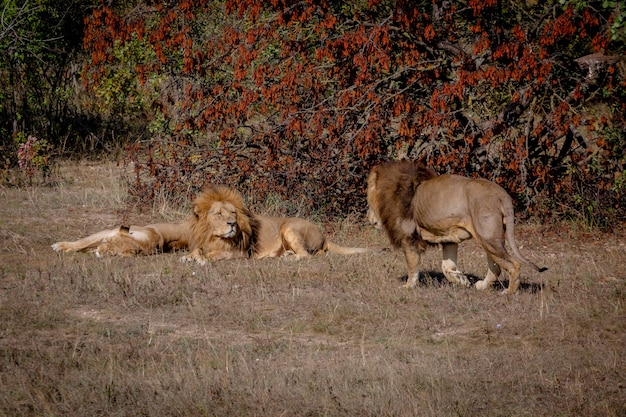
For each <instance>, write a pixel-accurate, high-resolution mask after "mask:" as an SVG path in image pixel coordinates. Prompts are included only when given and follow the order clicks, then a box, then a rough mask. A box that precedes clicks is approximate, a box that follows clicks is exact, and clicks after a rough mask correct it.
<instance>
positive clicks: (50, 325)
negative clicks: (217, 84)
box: [0, 165, 626, 416]
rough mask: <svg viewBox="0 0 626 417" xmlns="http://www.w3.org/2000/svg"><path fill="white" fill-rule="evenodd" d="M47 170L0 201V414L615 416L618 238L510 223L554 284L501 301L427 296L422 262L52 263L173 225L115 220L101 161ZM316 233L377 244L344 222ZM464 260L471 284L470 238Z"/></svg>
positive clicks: (374, 236) (540, 283)
mask: <svg viewBox="0 0 626 417" xmlns="http://www.w3.org/2000/svg"><path fill="white" fill-rule="evenodd" d="M61 172H62V177H63V181H62V182H61V183H60V184H59V185H58V186H56V187H54V188H51V187H47V188H46V187H42V188H22V189H16V188H4V189H3V188H0V195H1V198H2V201H3V204H2V205H0V237H2V243H1V250H0V415H6V416H26V415H28V416H31V415H32V416H34V415H37V416H40V415H47V416H61V415H63V416H98V415H102V416H131V415H132V416H135V415H150V416H170V415H171V416H186V415H189V416H191V415H193V416H197V415H200V416H202V415H206V416H218V415H237V416H266V415H269V416H301V415H306V416H321V415H325V416H335V415H354V416H479V415H485V416H596V415H597V416H623V415H626V387H625V384H626V356H625V355H624V352H625V350H624V349H625V344H624V342H625V339H626V338H625V336H626V320H625V299H626V275H625V273H624V272H623V271H624V270H623V266H622V265H623V264H624V262H625V260H626V259H625V258H626V245H625V242H626V239H625V238H624V235H623V233H622V234H620V235H611V236H590V235H583V234H577V235H575V236H571V233H570V232H569V231H568V230H563V231H558V227H557V226H551V227H542V226H536V225H535V226H521V227H519V228H518V232H517V236H518V241H519V243H520V244H521V245H522V251H523V252H524V253H525V254H527V255H528V257H529V258H531V259H533V260H535V261H536V262H537V263H538V264H542V265H546V266H548V267H549V268H550V269H549V270H548V271H547V272H545V273H543V274H541V275H538V274H535V273H533V272H531V271H530V270H528V269H525V270H524V271H523V273H524V274H526V275H527V280H526V283H525V285H524V286H523V288H522V291H521V292H520V293H519V294H517V295H515V296H512V297H503V296H500V295H498V293H497V292H496V291H490V292H477V291H475V290H472V289H464V288H455V287H451V286H449V285H447V284H446V283H440V281H441V274H440V272H439V271H440V267H439V262H440V261H439V259H440V254H439V251H437V250H434V249H433V250H430V251H429V252H428V253H427V256H426V259H425V261H424V264H425V268H426V270H427V271H430V272H429V275H430V278H432V279H425V280H424V282H423V283H422V285H420V286H419V287H418V288H416V289H415V290H411V291H407V290H402V289H399V288H398V287H399V284H400V281H399V277H400V276H402V275H403V274H404V260H403V258H402V255H401V254H400V253H398V252H387V253H380V254H371V255H366V256H348V257H342V256H339V255H328V256H325V257H315V258H312V259H308V260H304V261H299V262H295V261H288V260H284V259H270V260H263V261H223V262H219V263H215V264H212V265H209V266H207V267H199V266H196V265H188V264H181V263H180V262H179V255H176V254H165V255H159V256H153V257H144V258H134V259H105V260H101V259H96V258H95V257H94V256H93V255H89V254H75V255H64V256H60V255H57V254H56V253H54V252H53V251H52V250H51V249H50V246H49V245H50V244H51V243H53V242H54V241H56V240H60V239H73V238H78V237H80V236H82V235H85V234H87V233H91V232H93V231H96V230H98V229H100V228H104V227H112V226H114V225H116V224H119V223H120V222H122V221H133V222H139V223H147V222H149V221H154V220H163V219H166V220H171V219H170V217H175V216H173V215H172V211H171V210H170V209H168V207H167V204H159V205H158V207H155V209H154V210H153V211H152V212H151V213H137V212H134V211H133V210H132V209H130V210H129V209H128V207H126V206H125V205H124V195H125V190H124V189H123V187H121V186H119V182H118V181H117V178H119V171H118V169H117V168H115V167H114V166H105V165H96V166H87V165H66V166H64V167H63V168H62V170H61ZM273 210H275V209H274V208H273ZM174 213H175V211H174ZM94 219H95V220H94ZM326 230H327V231H328V232H329V233H331V234H333V239H334V240H335V241H336V242H337V243H344V244H351V245H353V244H375V245H386V240H385V237H384V236H383V235H382V234H381V233H379V232H377V231H375V230H372V229H371V228H370V227H366V226H363V225H362V224H359V222H358V221H356V220H351V221H346V222H344V223H340V224H336V223H335V224H330V225H326ZM460 263H461V265H460V266H461V267H462V268H463V269H464V270H465V271H467V272H468V273H471V274H474V275H476V276H480V275H482V273H483V272H484V271H485V269H486V268H485V265H484V264H485V259H484V256H483V254H482V253H481V252H480V250H479V249H478V248H477V247H476V246H475V244H473V243H466V244H464V245H462V246H461V250H460Z"/></svg>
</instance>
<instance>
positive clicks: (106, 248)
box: [52, 185, 370, 265]
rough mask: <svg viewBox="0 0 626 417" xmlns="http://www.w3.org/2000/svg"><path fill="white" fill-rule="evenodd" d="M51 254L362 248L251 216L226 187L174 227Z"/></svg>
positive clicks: (199, 258)
mask: <svg viewBox="0 0 626 417" xmlns="http://www.w3.org/2000/svg"><path fill="white" fill-rule="evenodd" d="M52 248H53V249H54V250H55V251H57V252H76V251H92V250H93V251H95V252H96V255H97V256H109V255H118V256H130V255H140V254H143V255H150V254H155V253H158V252H163V251H167V250H180V249H185V248H188V249H189V250H190V253H189V254H188V255H185V256H183V257H182V259H181V260H182V261H196V262H198V263H200V264H202V265H204V264H206V262H207V261H217V260H222V259H234V258H248V257H253V258H257V259H261V258H268V257H277V256H282V255H290V254H294V255H295V256H296V258H298V259H299V258H303V257H306V256H309V255H310V254H312V253H323V252H326V251H329V252H335V253H339V254H354V253H364V252H368V251H370V249H368V248H346V247H342V246H338V245H335V244H333V243H331V242H330V241H328V240H327V239H326V238H325V237H324V235H323V234H322V232H321V231H320V230H319V228H317V227H316V226H315V225H314V224H313V223H311V222H309V221H307V220H304V219H299V218H278V217H266V216H253V215H252V213H251V212H250V211H249V210H248V208H247V207H246V206H245V204H244V202H243V198H242V196H241V194H239V193H238V192H237V191H235V190H233V189H231V188H228V187H226V186H219V185H213V186H209V187H207V188H205V189H204V190H203V191H202V192H201V193H200V194H199V195H198V197H197V198H196V200H195V201H194V203H193V215H192V216H190V218H189V219H187V220H186V221H184V222H183V223H180V224H170V223H158V224H152V225H148V226H131V227H126V226H122V227H120V228H118V229H111V230H103V231H100V232H98V233H94V234H93V235H91V236H88V237H86V238H83V239H80V240H77V241H75V242H57V243H55V244H53V245H52Z"/></svg>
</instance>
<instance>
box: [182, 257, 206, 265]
mask: <svg viewBox="0 0 626 417" xmlns="http://www.w3.org/2000/svg"><path fill="white" fill-rule="evenodd" d="M180 261H181V262H183V263H186V262H196V263H197V264H199V265H201V266H205V265H206V263H207V261H206V259H204V258H200V257H198V256H193V255H185V256H181V258H180Z"/></svg>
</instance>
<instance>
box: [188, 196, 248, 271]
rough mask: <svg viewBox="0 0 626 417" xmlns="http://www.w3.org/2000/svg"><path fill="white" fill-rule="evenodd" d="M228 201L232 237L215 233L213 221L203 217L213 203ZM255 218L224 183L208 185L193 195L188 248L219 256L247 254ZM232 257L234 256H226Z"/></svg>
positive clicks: (240, 199)
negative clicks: (234, 219)
mask: <svg viewBox="0 0 626 417" xmlns="http://www.w3.org/2000/svg"><path fill="white" fill-rule="evenodd" d="M218 203H219V204H222V203H229V204H231V205H232V206H233V207H234V208H235V210H236V217H237V230H236V232H235V235H234V236H232V237H228V238H225V237H222V236H219V235H217V234H216V233H215V226H216V225H215V224H214V222H213V220H212V219H210V218H209V217H208V216H207V213H209V212H210V211H211V208H212V207H213V205H215V204H218ZM256 228H257V226H256V221H255V220H254V218H253V216H252V214H251V213H250V211H249V210H248V208H247V207H246V205H245V203H244V201H243V197H242V196H241V194H240V193H239V192H237V191H235V190H233V189H232V188H229V187H227V186H224V185H209V186H208V187H205V188H204V189H203V190H202V192H201V193H200V194H198V196H197V197H196V199H195V201H194V203H193V216H192V218H191V237H190V239H189V250H190V251H191V252H193V251H198V250H200V251H201V253H202V254H203V255H205V256H208V257H209V258H211V257H212V256H211V254H218V256H217V258H216V259H223V258H222V257H220V255H224V256H226V255H227V253H230V254H231V255H242V256H251V254H252V251H253V248H254V244H255V236H256ZM227 257H235V256H227Z"/></svg>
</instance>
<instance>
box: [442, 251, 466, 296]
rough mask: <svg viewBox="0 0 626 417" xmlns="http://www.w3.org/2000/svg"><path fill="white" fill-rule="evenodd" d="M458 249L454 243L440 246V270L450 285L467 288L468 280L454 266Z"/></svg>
mask: <svg viewBox="0 0 626 417" xmlns="http://www.w3.org/2000/svg"><path fill="white" fill-rule="evenodd" d="M458 247H459V245H458V244H456V243H443V244H442V245H441V249H442V257H443V260H442V261H441V270H442V271H443V275H445V277H446V279H447V280H448V281H449V282H450V283H452V284H458V285H463V286H465V287H469V286H470V282H469V280H468V279H467V277H466V276H465V274H463V273H462V272H461V271H460V270H459V269H458V268H457V266H456V259H457V250H458Z"/></svg>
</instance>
